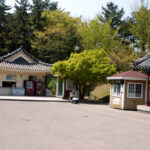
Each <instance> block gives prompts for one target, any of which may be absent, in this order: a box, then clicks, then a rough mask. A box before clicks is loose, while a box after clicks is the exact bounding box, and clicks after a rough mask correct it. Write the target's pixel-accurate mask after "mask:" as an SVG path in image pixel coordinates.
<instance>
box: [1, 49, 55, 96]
mask: <svg viewBox="0 0 150 150" xmlns="http://www.w3.org/2000/svg"><path fill="white" fill-rule="evenodd" d="M51 66H52V65H51V64H47V63H44V62H42V61H40V60H38V59H37V58H35V57H33V56H32V55H31V54H30V53H28V52H27V51H26V50H25V49H24V48H23V47H20V48H19V49H17V50H15V51H13V52H12V53H9V54H7V55H5V56H2V57H0V95H32V96H33V95H39V96H41V95H44V88H45V87H44V77H45V75H47V74H50V67H51Z"/></svg>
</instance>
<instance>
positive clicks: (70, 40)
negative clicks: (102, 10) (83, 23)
mask: <svg viewBox="0 0 150 150" xmlns="http://www.w3.org/2000/svg"><path fill="white" fill-rule="evenodd" d="M42 17H46V20H45V28H44V31H35V32H34V35H35V39H34V40H33V42H32V48H33V49H34V51H35V55H36V54H37V57H38V58H40V59H42V60H43V61H45V62H48V63H54V62H56V61H58V60H64V59H66V58H69V56H70V54H71V52H74V51H75V50H76V49H77V47H79V46H78V45H79V41H80V35H79V33H78V31H77V27H78V25H79V23H80V18H72V17H70V16H69V14H68V13H65V12H62V11H60V10H56V11H52V12H50V11H45V12H43V14H42Z"/></svg>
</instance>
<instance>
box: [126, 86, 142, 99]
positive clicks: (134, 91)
mask: <svg viewBox="0 0 150 150" xmlns="http://www.w3.org/2000/svg"><path fill="white" fill-rule="evenodd" d="M127 97H128V98H142V84H141V83H129V84H128V93H127Z"/></svg>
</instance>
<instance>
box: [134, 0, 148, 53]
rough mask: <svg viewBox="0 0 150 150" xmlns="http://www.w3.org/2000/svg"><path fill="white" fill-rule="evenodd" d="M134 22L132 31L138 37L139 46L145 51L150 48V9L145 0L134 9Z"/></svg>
mask: <svg viewBox="0 0 150 150" xmlns="http://www.w3.org/2000/svg"><path fill="white" fill-rule="evenodd" d="M133 19H134V23H133V24H132V25H131V32H132V33H133V35H134V36H135V37H136V39H137V42H136V44H137V46H138V48H140V49H141V50H142V52H145V51H146V50H148V49H150V9H149V8H148V5H147V4H145V2H144V1H141V5H140V6H139V7H137V8H136V9H135V10H134V11H133Z"/></svg>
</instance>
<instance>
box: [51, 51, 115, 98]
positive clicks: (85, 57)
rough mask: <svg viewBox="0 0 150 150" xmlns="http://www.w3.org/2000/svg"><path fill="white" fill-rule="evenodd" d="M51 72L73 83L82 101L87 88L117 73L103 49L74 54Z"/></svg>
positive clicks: (56, 64) (55, 65) (54, 66)
mask: <svg viewBox="0 0 150 150" xmlns="http://www.w3.org/2000/svg"><path fill="white" fill-rule="evenodd" d="M51 71H52V74H54V75H56V76H57V77H60V78H62V79H69V80H71V81H73V83H74V85H75V86H76V89H77V90H79V96H80V99H84V96H85V89H86V87H87V86H88V85H89V84H92V83H97V82H100V81H104V80H105V79H106V77H107V76H109V75H111V74H113V73H114V72H115V67H114V65H113V64H111V63H110V59H109V58H108V57H107V54H106V52H105V51H104V50H103V49H101V50H85V51H83V52H81V53H79V54H77V53H72V54H71V56H70V58H69V59H68V60H66V61H59V62H57V63H55V64H54V65H53V67H52V69H51Z"/></svg>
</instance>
